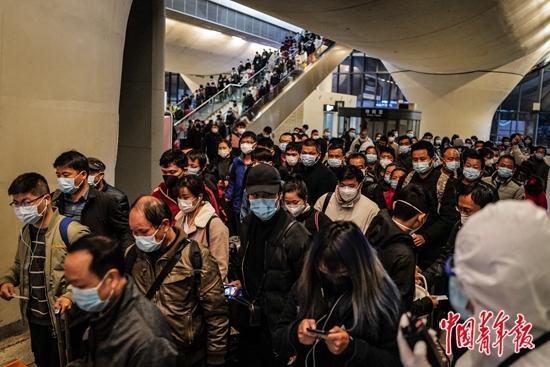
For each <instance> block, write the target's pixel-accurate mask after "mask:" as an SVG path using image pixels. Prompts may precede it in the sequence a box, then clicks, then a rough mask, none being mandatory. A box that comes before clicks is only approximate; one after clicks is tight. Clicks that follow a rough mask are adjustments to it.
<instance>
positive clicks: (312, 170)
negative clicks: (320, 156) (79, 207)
mask: <svg viewBox="0 0 550 367" xmlns="http://www.w3.org/2000/svg"><path fill="white" fill-rule="evenodd" d="M300 165H301V166H302V167H303V171H302V172H301V176H302V177H303V180H304V182H305V183H306V186H307V192H308V203H309V205H312V206H313V205H315V203H316V202H317V199H319V198H320V197H321V196H323V195H324V194H326V193H327V192H333V191H334V189H335V187H336V183H337V180H336V176H335V175H334V173H333V172H332V171H331V170H330V168H328V167H327V166H325V165H324V164H323V163H322V162H321V160H319V161H317V163H315V164H314V165H313V166H312V167H304V166H303V165H302V164H301V163H300Z"/></svg>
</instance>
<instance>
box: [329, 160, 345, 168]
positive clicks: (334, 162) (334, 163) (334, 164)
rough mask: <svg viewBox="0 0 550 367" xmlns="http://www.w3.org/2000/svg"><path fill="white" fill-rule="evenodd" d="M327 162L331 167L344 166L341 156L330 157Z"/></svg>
mask: <svg viewBox="0 0 550 367" xmlns="http://www.w3.org/2000/svg"><path fill="white" fill-rule="evenodd" d="M327 163H328V165H329V167H332V168H338V167H342V163H343V162H342V160H341V159H340V158H329V159H327Z"/></svg>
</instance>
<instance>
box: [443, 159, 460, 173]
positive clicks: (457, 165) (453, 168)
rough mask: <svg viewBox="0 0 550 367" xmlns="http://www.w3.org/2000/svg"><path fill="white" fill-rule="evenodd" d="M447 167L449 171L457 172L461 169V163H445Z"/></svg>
mask: <svg viewBox="0 0 550 367" xmlns="http://www.w3.org/2000/svg"><path fill="white" fill-rule="evenodd" d="M445 167H447V169H448V170H449V171H456V170H457V169H459V168H460V162H459V161H452V162H445Z"/></svg>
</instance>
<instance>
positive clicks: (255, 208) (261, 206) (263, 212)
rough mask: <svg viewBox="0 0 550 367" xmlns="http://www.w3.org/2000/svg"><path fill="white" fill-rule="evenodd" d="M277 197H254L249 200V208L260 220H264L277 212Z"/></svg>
mask: <svg viewBox="0 0 550 367" xmlns="http://www.w3.org/2000/svg"><path fill="white" fill-rule="evenodd" d="M277 209H279V208H278V207H277V199H254V200H250V210H251V211H252V213H254V215H255V216H257V217H258V218H259V219H260V220H263V221H266V220H270V219H271V218H273V216H274V215H275V213H277Z"/></svg>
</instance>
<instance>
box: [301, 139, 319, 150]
mask: <svg viewBox="0 0 550 367" xmlns="http://www.w3.org/2000/svg"><path fill="white" fill-rule="evenodd" d="M302 146H303V147H315V149H316V150H317V153H321V146H320V145H319V143H318V142H317V140H315V139H312V138H307V139H306V140H304V141H303V142H302Z"/></svg>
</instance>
